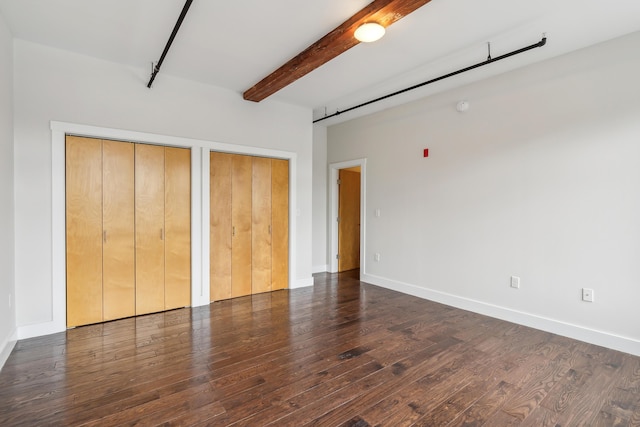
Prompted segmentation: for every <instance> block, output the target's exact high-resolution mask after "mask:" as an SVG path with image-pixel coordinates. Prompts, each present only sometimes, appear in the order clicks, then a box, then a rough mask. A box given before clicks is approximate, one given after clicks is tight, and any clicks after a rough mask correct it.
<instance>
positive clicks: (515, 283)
mask: <svg viewBox="0 0 640 427" xmlns="http://www.w3.org/2000/svg"><path fill="white" fill-rule="evenodd" d="M511 287H512V288H516V289H519V288H520V278H519V277H518V276H511Z"/></svg>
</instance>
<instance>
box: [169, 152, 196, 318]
mask: <svg viewBox="0 0 640 427" xmlns="http://www.w3.org/2000/svg"><path fill="white" fill-rule="evenodd" d="M164 153H165V158H164V165H165V201H164V206H165V212H164V226H165V248H164V253H165V277H164V292H165V294H164V297H165V305H164V308H165V310H169V309H172V308H178V307H187V306H189V305H191V150H189V149H185V148H171V147H165V152H164Z"/></svg>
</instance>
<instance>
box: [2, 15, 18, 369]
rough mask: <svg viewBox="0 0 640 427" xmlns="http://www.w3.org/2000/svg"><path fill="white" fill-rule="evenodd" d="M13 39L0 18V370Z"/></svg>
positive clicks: (10, 324) (8, 293)
mask: <svg viewBox="0 0 640 427" xmlns="http://www.w3.org/2000/svg"><path fill="white" fill-rule="evenodd" d="M13 194H14V193H13V38H12V36H11V33H10V31H9V28H8V27H7V25H6V24H5V22H4V20H3V18H2V15H0V367H2V365H4V362H5V361H6V359H7V357H8V356H9V353H10V352H11V349H12V348H13V344H14V343H15V329H16V313H15V303H14V295H15V292H14V291H15V288H14V283H15V282H14V271H13V268H14V251H15V250H14V233H13V225H14V217H13V209H14V196H13Z"/></svg>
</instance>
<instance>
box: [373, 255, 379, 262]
mask: <svg viewBox="0 0 640 427" xmlns="http://www.w3.org/2000/svg"><path fill="white" fill-rule="evenodd" d="M373 259H374V260H375V261H380V254H379V253H376V254H375V255H374V256H373Z"/></svg>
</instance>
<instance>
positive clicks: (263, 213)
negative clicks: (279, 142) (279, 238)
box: [251, 157, 271, 294]
mask: <svg viewBox="0 0 640 427" xmlns="http://www.w3.org/2000/svg"><path fill="white" fill-rule="evenodd" d="M251 194H252V198H251V200H252V207H251V293H253V294H257V293H262V292H269V291H270V290H271V159H268V158H264V157H254V158H253V164H252V179H251Z"/></svg>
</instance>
